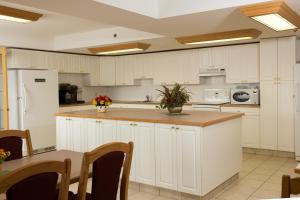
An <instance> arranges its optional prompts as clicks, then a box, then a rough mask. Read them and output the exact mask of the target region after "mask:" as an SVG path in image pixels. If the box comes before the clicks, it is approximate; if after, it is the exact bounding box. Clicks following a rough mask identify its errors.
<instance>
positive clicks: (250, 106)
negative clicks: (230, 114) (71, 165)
mask: <svg viewBox="0 0 300 200" xmlns="http://www.w3.org/2000/svg"><path fill="white" fill-rule="evenodd" d="M221 106H222V107H240V108H260V105H258V104H230V103H226V104H223V105H221Z"/></svg>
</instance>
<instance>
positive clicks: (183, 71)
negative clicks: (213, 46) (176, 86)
mask: <svg viewBox="0 0 300 200" xmlns="http://www.w3.org/2000/svg"><path fill="white" fill-rule="evenodd" d="M198 53H199V51H198V50H190V51H181V52H180V54H181V57H180V79H179V83H181V84H199V68H200V60H199V54H198Z"/></svg>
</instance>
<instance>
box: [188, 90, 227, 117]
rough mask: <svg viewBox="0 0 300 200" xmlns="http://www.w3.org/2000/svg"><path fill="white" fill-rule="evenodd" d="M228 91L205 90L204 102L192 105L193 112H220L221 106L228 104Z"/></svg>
mask: <svg viewBox="0 0 300 200" xmlns="http://www.w3.org/2000/svg"><path fill="white" fill-rule="evenodd" d="M229 96H230V91H229V89H205V90H204V100H203V101H202V102H199V103H197V104H193V105H192V108H193V110H201V111H215V112H221V105H223V104H226V103H229V102H230V98H229Z"/></svg>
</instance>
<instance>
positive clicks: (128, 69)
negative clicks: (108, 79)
mask: <svg viewBox="0 0 300 200" xmlns="http://www.w3.org/2000/svg"><path fill="white" fill-rule="evenodd" d="M116 85H134V66H133V65H132V61H131V57H130V56H118V57H116Z"/></svg>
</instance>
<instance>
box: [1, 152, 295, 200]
mask: <svg viewBox="0 0 300 200" xmlns="http://www.w3.org/2000/svg"><path fill="white" fill-rule="evenodd" d="M296 165H297V162H296V161H295V160H294V159H289V158H281V157H273V156H265V155H257V154H248V153H245V154H244V155H243V166H242V171H241V173H240V176H239V179H238V180H236V181H235V182H233V183H232V184H231V185H229V186H227V187H226V188H225V189H224V190H223V191H221V192H219V193H218V194H217V195H216V196H215V197H214V198H213V200H256V199H270V198H279V197H280V192H281V177H282V175H283V174H286V175H291V176H292V177H296V176H297V175H296V174H295V173H294V168H295V166H296ZM89 189H90V184H89ZM70 190H72V191H76V190H77V184H73V185H71V186H70ZM144 191H145V190H144ZM0 199H2V198H1V197H0ZM129 200H174V199H173V198H167V197H162V196H158V195H157V194H155V193H152V192H141V191H139V190H137V189H132V188H131V189H130V190H129Z"/></svg>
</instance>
